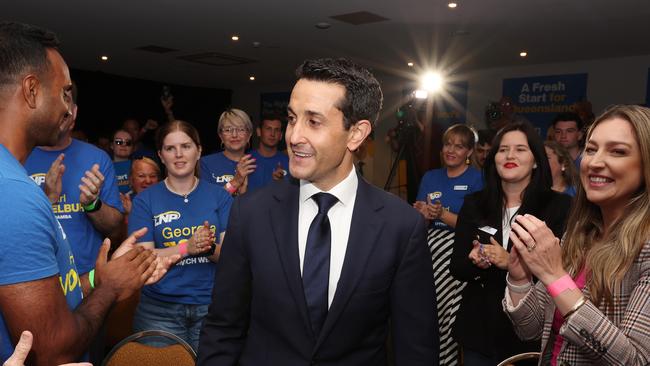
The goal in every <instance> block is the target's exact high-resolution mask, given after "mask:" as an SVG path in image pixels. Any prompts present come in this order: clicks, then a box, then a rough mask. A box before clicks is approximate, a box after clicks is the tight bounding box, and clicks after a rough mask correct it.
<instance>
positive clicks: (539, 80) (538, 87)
mask: <svg viewBox="0 0 650 366" xmlns="http://www.w3.org/2000/svg"><path fill="white" fill-rule="evenodd" d="M503 96H505V97H510V99H512V102H513V104H514V111H515V113H517V114H520V115H522V116H524V117H526V119H528V120H529V121H530V122H531V123H532V124H533V125H535V127H537V128H539V130H540V132H541V133H542V135H545V134H546V130H547V129H548V126H549V125H550V124H551V122H552V121H553V118H554V117H555V115H556V114H558V113H563V112H573V109H574V103H576V102H578V101H581V100H584V99H587V74H567V75H551V76H533V77H525V78H512V79H504V80H503Z"/></svg>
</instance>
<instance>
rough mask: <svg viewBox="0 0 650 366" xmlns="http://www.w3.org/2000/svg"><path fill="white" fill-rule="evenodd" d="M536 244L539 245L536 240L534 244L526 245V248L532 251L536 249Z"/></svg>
mask: <svg viewBox="0 0 650 366" xmlns="http://www.w3.org/2000/svg"><path fill="white" fill-rule="evenodd" d="M536 246H537V243H536V242H533V244H531V245H527V246H526V249H528V251H529V252H532V251H533V249H535V247H536Z"/></svg>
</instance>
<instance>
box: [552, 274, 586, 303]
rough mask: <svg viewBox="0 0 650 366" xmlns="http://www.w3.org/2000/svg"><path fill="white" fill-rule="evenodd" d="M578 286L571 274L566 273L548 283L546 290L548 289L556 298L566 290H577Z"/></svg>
mask: <svg viewBox="0 0 650 366" xmlns="http://www.w3.org/2000/svg"><path fill="white" fill-rule="evenodd" d="M577 288H578V286H576V283H575V282H574V281H573V279H572V278H571V276H569V275H568V274H566V275H564V276H562V277H560V278H558V279H557V280H555V281H553V282H552V283H550V284H548V285H547V286H546V291H548V293H549V295H551V297H553V298H555V297H557V296H558V295H559V294H561V293H563V292H564V291H566V290H575V289H577Z"/></svg>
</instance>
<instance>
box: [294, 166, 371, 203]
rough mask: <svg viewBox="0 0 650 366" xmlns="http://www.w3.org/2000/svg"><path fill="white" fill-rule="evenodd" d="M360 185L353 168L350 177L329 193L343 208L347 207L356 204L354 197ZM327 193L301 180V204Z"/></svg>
mask: <svg viewBox="0 0 650 366" xmlns="http://www.w3.org/2000/svg"><path fill="white" fill-rule="evenodd" d="M358 185H359V178H357V172H356V170H355V169H354V166H352V169H350V173H349V174H348V176H347V177H346V178H345V179H343V180H342V181H341V182H339V183H338V184H337V185H335V186H334V187H332V189H330V190H329V191H327V193H329V194H332V195H334V197H336V198H337V199H338V200H339V202H341V203H342V204H343V206H347V205H349V204H351V203H352V202H354V197H355V196H356V194H357V186H358ZM319 192H325V191H322V190H320V189H319V188H318V187H316V186H315V185H313V184H312V183H311V182H308V181H306V180H303V179H301V180H300V202H301V203H304V202H306V201H307V200H308V199H310V198H311V196H313V195H314V194H316V193H319Z"/></svg>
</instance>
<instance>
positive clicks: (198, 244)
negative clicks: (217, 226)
mask: <svg viewBox="0 0 650 366" xmlns="http://www.w3.org/2000/svg"><path fill="white" fill-rule="evenodd" d="M212 244H214V233H213V232H212V231H210V224H209V223H208V221H207V220H206V221H204V222H203V226H201V227H199V228H198V229H196V231H195V232H194V235H192V237H191V238H190V240H188V242H187V253H188V254H189V255H199V254H203V253H205V252H208V251H210V249H211V248H212Z"/></svg>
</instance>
